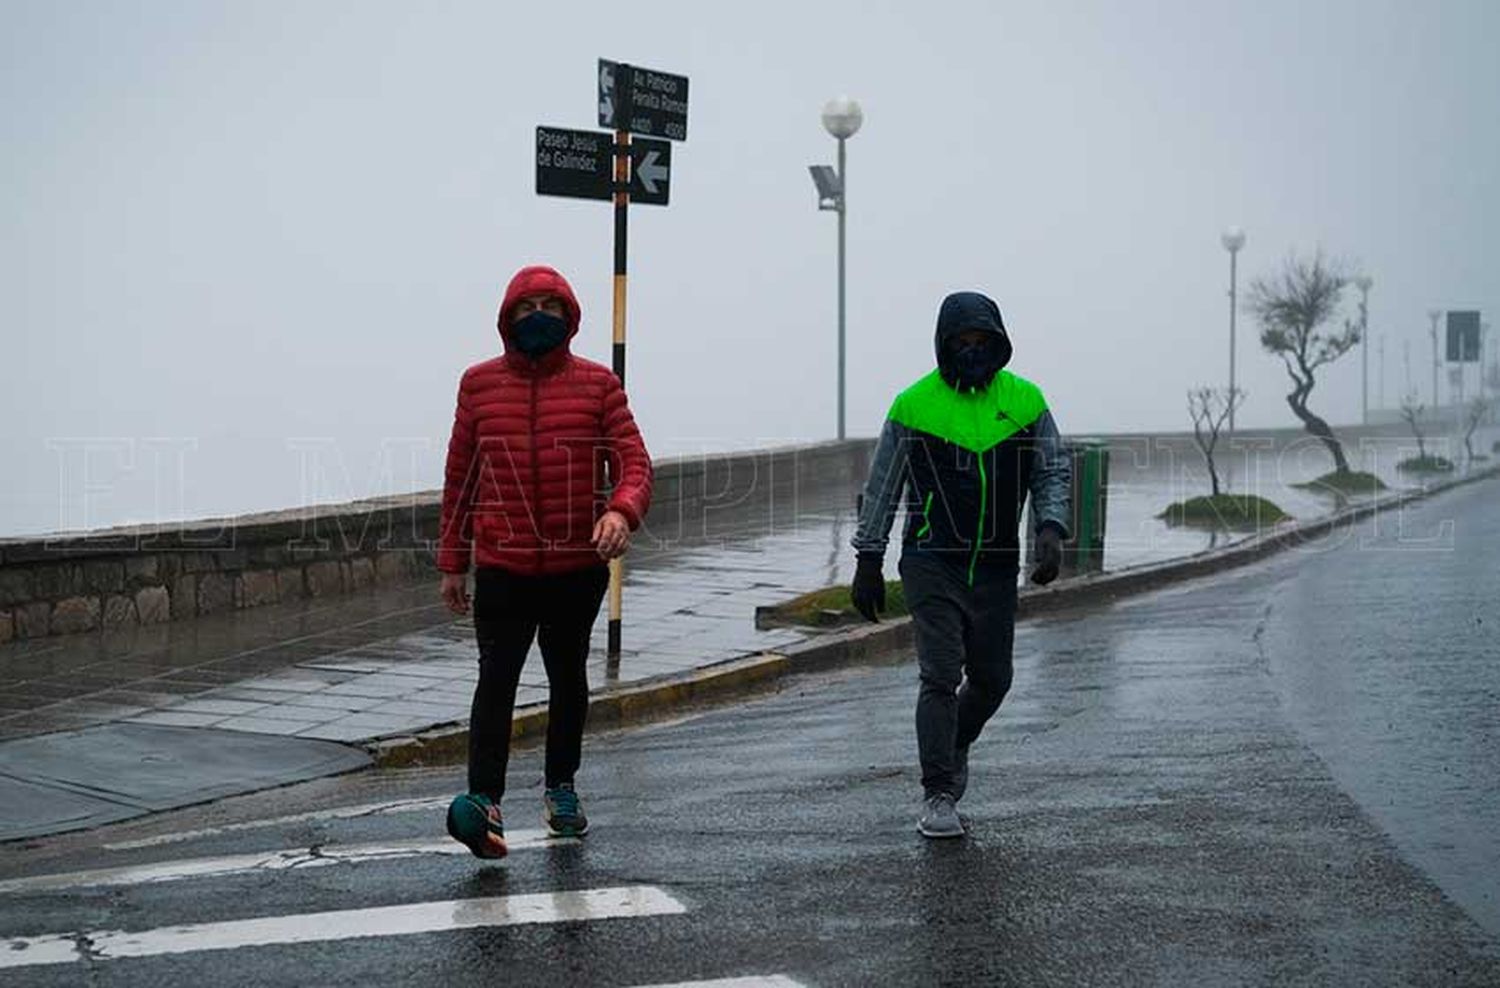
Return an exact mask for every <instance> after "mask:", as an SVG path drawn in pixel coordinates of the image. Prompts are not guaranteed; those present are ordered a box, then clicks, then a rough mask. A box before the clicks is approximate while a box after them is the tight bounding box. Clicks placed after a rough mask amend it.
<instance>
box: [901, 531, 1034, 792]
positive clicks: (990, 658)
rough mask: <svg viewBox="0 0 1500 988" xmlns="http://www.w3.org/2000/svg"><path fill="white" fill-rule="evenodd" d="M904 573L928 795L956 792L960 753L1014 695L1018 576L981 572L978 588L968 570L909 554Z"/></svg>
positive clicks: (905, 556) (924, 783)
mask: <svg viewBox="0 0 1500 988" xmlns="http://www.w3.org/2000/svg"><path fill="white" fill-rule="evenodd" d="M900 569H901V584H902V590H903V592H904V593H905V595H906V605H907V608H908V609H909V610H910V611H911V615H912V621H913V623H914V624H915V625H916V632H917V661H918V665H919V667H920V669H921V678H922V688H921V692H920V694H919V695H918V697H917V749H918V752H919V753H920V755H921V759H922V788H923V790H924V791H925V793H926V794H927V795H929V796H930V795H932V794H934V793H938V792H952V791H953V771H954V767H955V762H954V751H955V749H956V748H962V747H967V746H968V745H970V744H973V743H974V740H975V739H976V738H978V737H979V732H980V731H982V730H983V729H984V725H985V722H986V721H988V720H989V719H990V717H991V716H993V715H994V713H995V711H996V710H998V709H999V708H1000V701H1001V700H1004V699H1005V694H1006V692H1007V691H1008V690H1009V689H1010V682H1011V647H1012V644H1013V642H1014V640H1015V619H1016V571H1015V570H1013V569H1009V568H996V569H990V570H984V569H981V570H979V571H977V572H976V573H975V578H974V585H973V586H972V587H971V586H969V583H968V571H967V569H966V568H965V567H963V566H960V565H957V564H956V563H955V562H950V561H944V560H942V559H940V558H936V557H934V556H929V555H924V554H922V553H917V552H913V553H906V554H903V555H902V557H901V566H900Z"/></svg>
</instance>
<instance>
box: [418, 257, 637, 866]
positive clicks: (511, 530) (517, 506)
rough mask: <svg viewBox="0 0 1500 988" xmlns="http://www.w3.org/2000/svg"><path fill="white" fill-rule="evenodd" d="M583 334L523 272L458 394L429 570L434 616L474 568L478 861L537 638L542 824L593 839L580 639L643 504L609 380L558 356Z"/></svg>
mask: <svg viewBox="0 0 1500 988" xmlns="http://www.w3.org/2000/svg"><path fill="white" fill-rule="evenodd" d="M579 319H580V311H579V307H578V299H577V298H576V297H575V296H574V294H573V289H572V287H571V286H570V285H569V284H568V283H567V281H566V280H565V279H564V278H563V276H562V275H560V274H558V273H557V272H556V271H555V270H553V269H552V268H549V267H541V266H533V267H526V268H522V269H521V270H520V271H519V272H517V273H516V276H515V277H514V278H512V279H511V282H510V285H509V287H508V288H506V290H505V300H504V301H503V302H502V303H501V305H500V314H499V320H498V323H499V329H500V339H501V341H502V342H503V344H504V348H505V352H504V354H503V355H501V356H498V357H494V358H491V359H490V360H486V361H484V362H482V363H479V364H475V365H474V366H473V367H470V368H469V369H468V370H467V371H465V372H464V375H463V379H462V381H461V382H460V383H459V388H458V410H457V412H456V414H455V415H454V420H453V436H452V438H451V440H450V441H449V443H448V462H447V468H446V476H445V479H444V484H443V513H442V528H441V535H440V542H439V548H438V558H437V565H438V569H439V570H441V571H442V573H443V581H442V595H443V599H444V601H445V602H446V603H447V604H448V607H449V608H450V609H451V610H452V611H454V612H455V613H459V614H464V613H467V612H468V611H469V603H470V602H469V596H468V591H467V588H466V574H467V572H468V569H469V557H470V555H471V553H472V555H473V557H474V563H475V574H474V600H473V611H474V630H475V634H476V637H477V639H478V643H479V683H478V686H477V687H476V689H475V691H474V704H473V708H472V711H471V713H470V721H469V793H468V794H467V796H464V797H460V798H459V799H458V800H455V801H454V808H453V809H451V810H450V811H449V817H448V829H449V832H450V833H452V834H453V835H454V836H455V837H457V838H458V839H460V840H463V841H464V842H465V843H467V844H469V846H470V849H471V850H473V851H474V853H475V854H478V855H480V856H481V857H499V856H501V855H503V854H504V853H505V841H504V830H503V826H502V824H501V817H500V798H501V796H502V795H503V793H504V791H505V769H506V763H507V761H508V759H509V754H510V733H511V714H512V710H513V708H514V706H515V700H516V687H517V684H518V683H519V681H520V677H521V667H522V666H523V665H524V664H525V661H526V655H527V652H528V651H530V649H531V643H532V640H533V639H534V638H539V640H540V644H541V650H542V661H543V663H544V664H545V666H546V669H547V682H548V687H549V691H550V695H549V701H548V721H547V757H546V793H545V795H544V797H543V810H544V816H545V818H546V820H547V824H548V827H549V828H550V830H551V831H552V833H554V834H556V835H559V836H581V835H582V834H583V833H584V832H585V831H586V830H587V829H588V819H587V817H585V815H584V813H583V809H582V807H581V806H580V804H579V801H578V795H577V793H576V792H575V791H574V789H573V776H574V774H575V773H576V772H577V770H578V763H579V758H580V747H581V745H582V740H583V725H584V719H585V717H586V715H587V713H588V702H589V686H588V675H587V670H586V663H587V661H588V652H589V635H590V632H591V630H592V628H593V625H594V619H595V617H597V616H598V613H599V604H600V602H601V601H602V600H603V597H604V591H605V587H606V585H607V584H608V581H609V570H608V567H607V561H608V560H610V559H613V558H615V557H617V556H620V555H623V554H624V552H625V550H626V548H627V546H628V545H629V542H630V535H631V532H633V531H634V530H635V529H636V528H638V527H639V526H640V524H641V520H642V519H643V518H644V517H645V515H646V509H647V508H648V507H649V505H650V503H651V480H652V470H651V458H650V456H649V455H647V453H646V446H645V444H644V443H643V442H642V440H641V434H640V431H639V430H638V429H637V428H636V425H635V419H634V418H633V417H632V416H631V414H630V407H629V405H628V404H627V403H626V400H625V391H624V389H623V388H622V387H621V386H620V380H619V378H617V377H616V376H615V375H614V373H613V372H612V371H611V370H609V369H608V368H607V367H604V366H602V365H600V364H596V363H594V362H593V361H590V360H585V359H583V358H582V357H578V356H575V355H574V354H573V353H571V352H570V351H569V348H568V341H569V340H571V339H572V338H573V336H574V335H576V334H577V332H578V323H579ZM606 464H607V465H608V480H609V481H610V482H612V484H613V486H612V487H611V486H610V485H609V484H608V483H606V474H605V469H606ZM466 814H467V817H468V819H466V818H465V815H466Z"/></svg>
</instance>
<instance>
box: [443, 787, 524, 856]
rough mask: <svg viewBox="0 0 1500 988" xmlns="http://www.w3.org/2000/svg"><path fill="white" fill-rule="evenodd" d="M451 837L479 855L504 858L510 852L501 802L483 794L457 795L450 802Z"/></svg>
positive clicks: (449, 830) (449, 825) (449, 826)
mask: <svg viewBox="0 0 1500 988" xmlns="http://www.w3.org/2000/svg"><path fill="white" fill-rule="evenodd" d="M448 836H449V837H452V838H453V839H454V840H456V841H458V842H459V843H460V844H462V845H464V846H465V847H467V848H468V849H469V850H470V851H471V852H473V854H474V856H475V857H476V858H503V857H505V855H506V854H508V853H509V852H510V848H508V847H506V845H505V824H504V823H503V822H501V820H500V804H499V803H496V802H495V801H494V800H492V799H490V797H488V796H486V795H484V794H483V793H477V792H466V793H462V794H460V795H458V796H455V797H453V802H451V803H449V804H448Z"/></svg>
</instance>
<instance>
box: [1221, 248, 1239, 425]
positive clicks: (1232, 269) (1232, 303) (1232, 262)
mask: <svg viewBox="0 0 1500 988" xmlns="http://www.w3.org/2000/svg"><path fill="white" fill-rule="evenodd" d="M1219 242H1220V243H1222V244H1223V245H1224V249H1225V250H1227V251H1229V440H1230V442H1233V441H1234V406H1235V401H1234V394H1235V392H1234V317H1235V312H1236V310H1237V308H1238V305H1237V291H1238V285H1237V284H1236V279H1237V277H1238V273H1239V270H1238V266H1237V263H1236V262H1237V260H1238V258H1239V254H1240V248H1241V247H1243V246H1245V231H1244V230H1241V229H1240V228H1239V227H1237V226H1232V227H1230V228H1229V229H1227V230H1225V231H1224V232H1223V233H1222V234H1221V235H1220V236H1219Z"/></svg>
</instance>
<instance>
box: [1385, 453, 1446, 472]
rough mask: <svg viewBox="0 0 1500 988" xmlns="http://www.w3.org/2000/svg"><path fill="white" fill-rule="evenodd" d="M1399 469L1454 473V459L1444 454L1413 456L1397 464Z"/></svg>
mask: <svg viewBox="0 0 1500 988" xmlns="http://www.w3.org/2000/svg"><path fill="white" fill-rule="evenodd" d="M1396 469H1397V470H1404V471H1405V472H1407V473H1452V472H1453V469H1454V468H1453V461H1452V460H1450V459H1448V458H1447V457H1444V456H1434V455H1432V454H1431V453H1428V454H1427V455H1426V456H1413V457H1410V458H1408V459H1405V460H1402V461H1401V462H1400V463H1398V464H1396Z"/></svg>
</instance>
